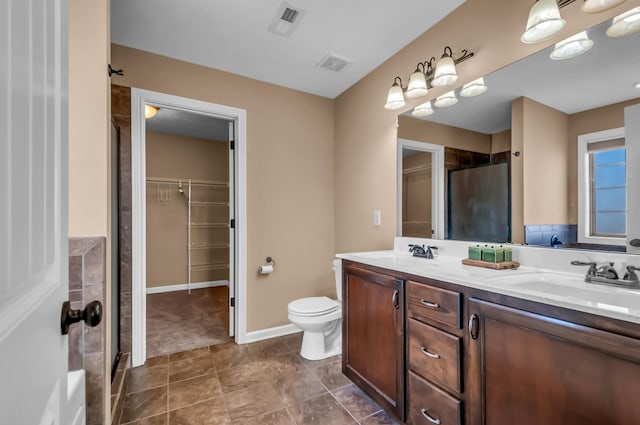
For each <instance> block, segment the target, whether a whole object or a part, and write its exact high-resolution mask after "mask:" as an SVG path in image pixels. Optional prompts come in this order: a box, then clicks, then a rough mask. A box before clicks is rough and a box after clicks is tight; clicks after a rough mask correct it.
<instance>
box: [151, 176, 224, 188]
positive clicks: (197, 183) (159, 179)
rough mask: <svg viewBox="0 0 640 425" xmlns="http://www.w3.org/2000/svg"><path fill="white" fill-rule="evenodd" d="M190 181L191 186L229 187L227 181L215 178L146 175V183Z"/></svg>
mask: <svg viewBox="0 0 640 425" xmlns="http://www.w3.org/2000/svg"><path fill="white" fill-rule="evenodd" d="M189 181H191V185H192V186H215V187H229V184H228V183H227V182H221V181H215V180H194V179H191V180H190V179H175V178H167V177H147V183H175V184H180V183H182V184H183V185H186V184H189Z"/></svg>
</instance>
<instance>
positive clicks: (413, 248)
mask: <svg viewBox="0 0 640 425" xmlns="http://www.w3.org/2000/svg"><path fill="white" fill-rule="evenodd" d="M432 249H438V247H437V246H427V247H426V248H425V246H424V245H413V244H411V245H409V252H411V253H412V254H413V256H414V257H422V258H427V259H433V251H432Z"/></svg>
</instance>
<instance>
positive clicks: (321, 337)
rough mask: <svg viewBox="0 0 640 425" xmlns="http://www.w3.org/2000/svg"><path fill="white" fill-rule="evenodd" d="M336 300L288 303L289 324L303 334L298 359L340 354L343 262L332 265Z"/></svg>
mask: <svg viewBox="0 0 640 425" xmlns="http://www.w3.org/2000/svg"><path fill="white" fill-rule="evenodd" d="M333 270H334V271H335V280H336V294H337V298H338V299H337V300H332V299H331V298H329V297H309V298H300V299H298V300H295V301H291V302H290V303H289V307H288V310H289V320H290V321H291V323H293V324H294V325H296V326H297V327H299V328H300V329H302V330H303V331H304V333H303V334H302V347H301V349H300V355H301V356H302V357H304V358H305V359H308V360H321V359H326V358H327V357H331V356H337V355H338V354H340V353H341V352H342V260H334V261H333Z"/></svg>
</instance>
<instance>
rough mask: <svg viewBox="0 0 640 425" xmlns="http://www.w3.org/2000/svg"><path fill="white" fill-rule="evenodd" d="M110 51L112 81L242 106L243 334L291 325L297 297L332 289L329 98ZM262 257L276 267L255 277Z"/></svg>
mask: <svg viewBox="0 0 640 425" xmlns="http://www.w3.org/2000/svg"><path fill="white" fill-rule="evenodd" d="M111 54H112V62H113V64H114V66H115V67H118V68H124V70H125V75H124V77H114V78H113V83H114V84H119V85H123V86H128V87H138V88H144V89H148V90H153V91H158V92H163V93H169V94H173V95H178V96H184V97H189V98H193V99H199V100H204V101H209V102H215V103H220V104H224V105H229V106H234V107H238V108H243V109H246V110H247V180H248V183H247V186H248V187H247V190H248V193H247V199H248V204H247V209H248V213H247V219H248V223H247V239H248V240H247V255H248V259H247V261H248V263H247V264H248V279H247V292H248V294H247V303H248V304H247V329H248V331H254V330H259V329H264V328H269V327H273V326H279V325H284V324H286V323H288V320H287V304H288V302H289V301H291V300H293V299H296V298H300V297H307V296H314V295H330V296H335V285H334V279H333V272H332V270H331V259H332V257H333V255H334V253H335V250H334V228H335V227H334V187H335V186H334V181H335V177H334V175H335V169H334V143H333V141H334V113H335V110H334V102H333V101H332V100H330V99H326V98H322V97H319V96H314V95H310V94H305V93H302V92H299V91H295V90H291V89H286V88H282V87H278V86H275V85H272V84H266V83H262V82H259V81H255V80H250V79H247V78H244V77H241V76H238V75H234V74H229V73H226V72H222V71H217V70H214V69H210V68H205V67H202V66H197V65H193V64H189V63H186V62H181V61H178V60H173V59H169V58H166V57H163V56H158V55H154V54H151V53H147V52H143V51H140V50H134V49H130V48H127V47H123V46H118V45H112V51H111ZM383 217H384V216H383ZM367 219H368V220H370V215H367ZM267 256H272V257H273V258H274V259H275V261H276V271H275V272H274V273H273V274H270V275H267V276H261V275H258V274H257V271H256V270H257V268H258V266H259V265H260V264H263V263H264V259H265V257H267Z"/></svg>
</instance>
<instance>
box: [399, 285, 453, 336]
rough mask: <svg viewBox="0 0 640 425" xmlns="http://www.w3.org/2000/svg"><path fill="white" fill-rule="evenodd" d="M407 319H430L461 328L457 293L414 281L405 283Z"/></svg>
mask: <svg viewBox="0 0 640 425" xmlns="http://www.w3.org/2000/svg"><path fill="white" fill-rule="evenodd" d="M407 302H408V313H409V314H408V317H413V318H416V319H424V318H430V319H433V320H437V321H438V322H441V323H445V324H447V325H451V326H454V327H456V328H458V329H460V328H462V317H461V316H462V315H461V312H460V310H461V305H462V296H461V295H460V293H459V292H454V291H448V290H446V289H442V288H436V287H435V286H431V285H426V284H424V283H418V282H414V281H411V280H410V281H408V282H407Z"/></svg>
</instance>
